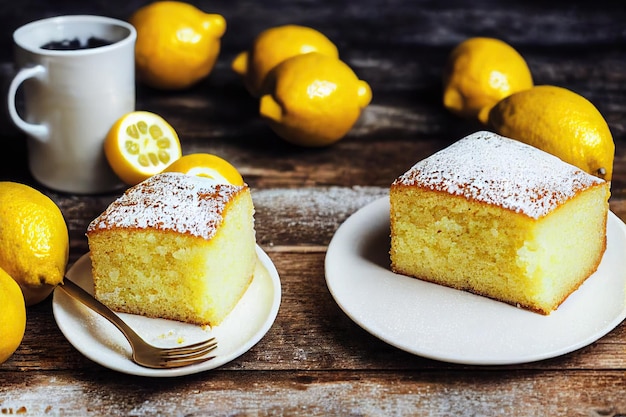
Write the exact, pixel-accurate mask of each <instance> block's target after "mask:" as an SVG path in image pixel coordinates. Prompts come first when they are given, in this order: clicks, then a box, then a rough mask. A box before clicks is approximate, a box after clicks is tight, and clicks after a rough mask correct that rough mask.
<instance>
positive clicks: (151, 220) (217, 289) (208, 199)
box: [87, 173, 257, 326]
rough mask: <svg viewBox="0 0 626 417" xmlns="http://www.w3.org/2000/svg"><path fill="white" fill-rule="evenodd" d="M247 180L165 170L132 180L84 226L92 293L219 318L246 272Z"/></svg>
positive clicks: (196, 318) (251, 261) (138, 309)
mask: <svg viewBox="0 0 626 417" xmlns="http://www.w3.org/2000/svg"><path fill="white" fill-rule="evenodd" d="M253 213H254V207H253V203H252V198H251V195H250V190H249V188H248V187H247V186H245V185H244V186H234V185H224V184H214V183H213V182H212V181H211V180H208V179H205V178H200V177H195V176H190V175H184V174H178V173H166V174H165V173H164V174H158V175H155V176H153V177H151V178H149V179H148V180H146V181H144V182H143V183H140V184H138V185H136V186H134V187H132V188H130V189H129V190H128V191H127V192H126V193H125V194H124V195H123V196H121V197H120V198H119V199H117V200H116V201H114V202H113V203H112V204H111V205H110V206H109V207H108V208H107V209H106V210H105V212H104V213H102V214H101V215H100V216H99V217H98V218H97V219H95V220H94V221H93V222H91V224H90V225H89V227H88V229H87V237H88V241H89V248H90V256H91V261H92V270H93V277H94V288H95V296H96V298H98V299H99V300H100V301H102V302H103V303H104V304H106V305H107V306H109V307H110V308H112V309H114V310H116V311H121V312H126V313H133V314H141V315H145V316H149V317H160V318H166V319H172V320H179V321H184V322H189V323H196V324H201V325H212V326H215V325H218V324H220V323H221V322H222V321H223V320H224V318H225V317H226V316H227V315H228V314H229V313H230V312H231V311H232V309H233V308H234V307H235V305H236V304H237V302H238V301H239V299H240V298H241V297H242V295H243V294H244V293H245V291H246V289H247V288H248V285H249V284H250V282H251V280H252V276H253V273H254V268H255V266H256V259H257V258H256V248H255V246H256V241H255V232H254V220H253Z"/></svg>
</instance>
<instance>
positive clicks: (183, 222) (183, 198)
mask: <svg viewBox="0 0 626 417" xmlns="http://www.w3.org/2000/svg"><path fill="white" fill-rule="evenodd" d="M246 188H247V186H245V185H244V186H236V185H230V184H217V183H212V182H210V181H208V180H207V179H204V178H199V177H193V176H188V175H184V174H179V173H162V174H158V175H155V176H153V177H151V178H149V179H147V180H146V181H144V182H142V183H140V184H138V185H136V186H134V187H131V188H129V189H128V190H127V191H126V192H125V193H124V194H123V195H122V196H121V197H120V198H118V199H117V200H116V201H114V202H113V203H111V205H109V207H107V209H106V210H105V211H104V212H103V213H102V214H101V215H100V216H98V217H97V218H96V219H94V220H93V221H92V222H91V223H90V224H89V226H88V228H87V234H91V233H97V232H98V231H100V230H110V229H115V228H122V229H152V230H155V231H173V232H177V233H181V234H188V235H191V236H197V237H201V238H203V239H205V240H210V239H211V238H212V237H213V236H214V235H215V233H216V231H217V229H218V227H219V225H220V224H221V223H222V221H223V213H224V210H225V209H226V207H227V205H228V204H229V202H230V201H231V200H232V199H233V197H234V196H235V195H237V194H238V193H240V192H242V191H243V190H244V189H246Z"/></svg>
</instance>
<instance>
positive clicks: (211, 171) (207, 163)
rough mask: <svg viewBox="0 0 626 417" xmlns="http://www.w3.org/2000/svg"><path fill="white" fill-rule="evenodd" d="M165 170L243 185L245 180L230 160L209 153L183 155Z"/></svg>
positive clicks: (218, 181)
mask: <svg viewBox="0 0 626 417" xmlns="http://www.w3.org/2000/svg"><path fill="white" fill-rule="evenodd" d="M164 172H181V173H183V174H187V175H196V176H199V177H205V178H210V179H212V180H214V181H216V182H217V183H223V184H233V185H243V184H244V181H243V178H242V177H241V174H239V171H237V168H235V167H234V166H233V165H232V164H231V163H230V162H228V161H226V160H225V159H223V158H220V157H219V156H217V155H213V154H208V153H193V154H188V155H183V156H182V157H180V158H179V159H178V160H176V161H175V162H174V163H172V164H171V165H170V166H168V167H167V168H166V169H165V170H164Z"/></svg>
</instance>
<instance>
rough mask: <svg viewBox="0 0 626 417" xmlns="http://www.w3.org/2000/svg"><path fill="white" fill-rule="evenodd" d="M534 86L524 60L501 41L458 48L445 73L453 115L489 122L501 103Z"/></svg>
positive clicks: (447, 101) (475, 41) (485, 40)
mask: <svg viewBox="0 0 626 417" xmlns="http://www.w3.org/2000/svg"><path fill="white" fill-rule="evenodd" d="M532 86H533V79H532V75H531V73H530V69H529V68H528V65H527V64H526V61H525V60H524V58H523V57H522V56H521V55H520V54H519V53H518V52H517V51H516V50H515V49H514V48H513V47H512V46H510V45H509V44H507V43H506V42H503V41H501V40H499V39H493V38H483V37H475V38H469V39H467V40H465V41H463V42H461V43H460V44H459V45H457V46H456V47H455V48H454V49H453V50H452V52H451V53H450V56H449V57H448V61H447V63H446V66H445V69H444V74H443V104H444V106H445V107H446V108H447V109H448V110H449V111H451V112H452V113H454V114H456V115H458V116H461V117H465V118H470V119H478V120H479V121H480V122H481V123H483V124H484V123H486V122H487V118H488V116H489V110H490V109H491V107H493V106H494V105H495V104H496V103H497V102H498V101H500V100H502V99H503V98H505V97H507V96H509V95H511V94H513V93H515V92H518V91H522V90H526V89H529V88H531V87H532Z"/></svg>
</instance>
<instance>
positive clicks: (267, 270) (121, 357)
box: [52, 246, 281, 377]
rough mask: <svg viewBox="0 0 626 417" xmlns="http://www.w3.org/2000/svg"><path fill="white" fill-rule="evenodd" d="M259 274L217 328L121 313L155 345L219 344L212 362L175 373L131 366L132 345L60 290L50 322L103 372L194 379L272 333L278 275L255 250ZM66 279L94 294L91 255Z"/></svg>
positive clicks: (56, 296)
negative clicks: (192, 376) (212, 339)
mask: <svg viewBox="0 0 626 417" xmlns="http://www.w3.org/2000/svg"><path fill="white" fill-rule="evenodd" d="M256 250H257V257H258V262H257V269H256V271H255V274H254V278H253V280H252V283H251V284H250V287H248V290H247V291H246V293H245V294H244V296H243V297H242V299H241V300H240V301H239V303H238V304H237V306H236V307H235V309H234V310H233V311H232V312H231V313H230V314H229V315H228V317H226V319H225V320H224V321H223V322H222V324H220V325H219V326H215V327H213V328H210V327H202V326H195V325H191V324H185V323H181V322H177V321H172V320H163V319H153V318H147V317H142V316H137V315H133V314H120V316H121V317H122V319H123V320H125V321H126V322H127V323H128V324H129V325H130V326H131V327H133V329H134V330H135V331H136V332H137V333H139V335H140V336H142V337H144V339H145V340H146V341H147V342H149V343H152V344H154V345H155V346H161V347H170V346H182V345H186V344H191V343H194V342H199V341H201V340H204V339H207V338H208V337H210V336H215V337H216V338H217V340H218V347H217V349H216V350H214V351H213V354H215V355H216V358H215V359H212V360H210V361H207V362H204V363H201V364H197V365H192V366H187V367H182V368H174V369H150V368H144V367H142V366H139V365H137V364H135V363H134V362H132V361H131V359H130V356H131V350H130V345H129V344H128V342H127V341H126V339H124V336H122V334H121V333H120V331H119V330H117V329H116V328H115V327H114V326H113V325H112V324H111V323H109V322H108V321H107V320H106V319H105V318H103V317H101V316H99V315H97V314H96V313H94V312H93V311H92V310H90V309H89V308H87V307H86V306H84V305H83V304H81V303H80V302H79V301H76V300H74V299H73V298H71V297H70V296H68V295H67V294H66V293H65V292H63V291H62V290H60V289H56V290H55V291H54V295H53V299H52V310H53V313H54V318H55V320H56V322H57V324H58V326H59V328H60V329H61V332H63V334H64V335H65V337H66V338H67V340H69V342H70V343H71V344H72V345H74V347H75V348H76V349H77V350H78V351H79V352H81V353H82V354H83V355H85V356H86V357H88V358H89V359H91V360H92V361H94V362H97V363H99V364H100V365H102V366H105V367H107V368H110V369H113V370H116V371H119V372H123V373H127V374H133V375H141V376H154V377H169V376H180V375H188V374H194V373H197V372H202V371H206V370H209V369H214V368H217V367H218V366H221V365H223V364H225V363H227V362H230V361H232V360H233V359H235V358H237V357H238V356H240V355H242V354H243V353H245V352H247V351H248V350H249V349H250V348H251V347H252V346H254V345H255V344H256V343H257V342H258V341H259V340H261V338H262V337H263V336H264V335H265V334H266V333H267V331H268V330H269V329H270V327H271V326H272V324H273V323H274V320H275V319H276V315H277V314H278V308H279V306H280V300H281V286H280V279H279V277H278V272H277V271H276V268H275V267H274V264H273V263H272V261H271V259H270V258H269V257H268V256H267V254H266V253H265V252H263V250H262V249H261V248H260V247H259V246H257V248H256ZM67 277H68V278H70V279H71V280H72V281H74V282H76V283H77V284H78V285H80V286H81V287H83V288H84V289H85V290H87V291H88V292H89V293H91V294H93V278H92V275H91V260H90V258H89V255H88V254H86V255H83V256H82V257H81V258H80V259H79V260H78V261H76V263H75V264H74V265H72V267H71V268H70V270H69V271H68V272H67Z"/></svg>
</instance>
